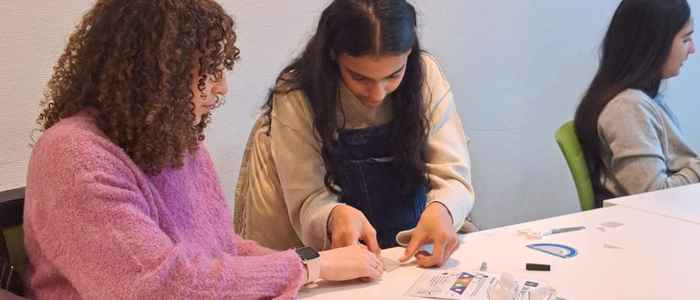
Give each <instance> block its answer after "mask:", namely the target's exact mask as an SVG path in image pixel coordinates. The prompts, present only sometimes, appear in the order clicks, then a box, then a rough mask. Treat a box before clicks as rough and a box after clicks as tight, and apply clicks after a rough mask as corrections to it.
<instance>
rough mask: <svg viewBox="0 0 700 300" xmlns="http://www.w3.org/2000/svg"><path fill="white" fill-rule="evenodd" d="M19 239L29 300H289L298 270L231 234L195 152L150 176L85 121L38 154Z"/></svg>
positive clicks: (48, 141) (50, 139)
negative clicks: (24, 257) (26, 264)
mask: <svg viewBox="0 0 700 300" xmlns="http://www.w3.org/2000/svg"><path fill="white" fill-rule="evenodd" d="M24 230H25V243H26V247H27V253H28V256H29V259H30V267H29V276H28V278H27V280H28V286H29V289H30V293H31V295H30V296H31V297H32V298H36V299H149V300H153V299H260V298H265V299H269V298H277V297H278V298H281V299H287V298H295V297H297V292H298V289H299V287H300V286H301V284H302V281H303V278H302V277H303V276H304V275H303V266H302V264H301V262H300V259H299V258H298V256H297V255H296V254H295V253H294V251H291V250H288V251H284V252H275V251H273V250H270V249H267V248H263V247H261V246H259V245H257V244H256V243H254V242H252V241H246V240H243V239H241V238H240V237H239V236H237V235H236V234H235V233H234V232H233V228H232V221H231V214H230V211H229V208H228V207H227V205H226V202H225V201H224V197H223V194H222V192H221V187H220V183H219V180H218V178H217V176H216V173H215V171H214V167H213V165H212V162H211V159H210V157H209V154H208V153H207V151H206V149H205V148H204V146H203V145H201V146H200V148H199V150H198V151H197V152H196V153H194V154H193V155H187V156H186V159H185V161H184V166H183V167H182V168H179V169H166V170H163V171H162V172H161V173H160V174H159V175H158V176H152V177H151V176H147V175H145V174H144V173H143V172H142V171H141V170H140V169H139V168H138V166H136V165H135V164H134V162H133V161H132V160H131V159H130V158H129V157H128V156H127V155H126V153H125V152H124V151H123V150H122V149H121V148H120V147H118V146H116V145H115V144H114V143H112V142H111V141H110V140H109V139H107V138H106V137H105V136H104V134H103V133H102V132H101V131H100V130H99V129H98V128H97V127H96V125H95V122H94V119H93V117H92V116H91V114H89V113H87V112H83V113H80V114H78V115H76V116H73V117H70V118H67V119H64V120H62V121H60V122H59V123H57V124H56V125H54V126H53V127H52V128H50V129H49V130H47V131H46V132H45V133H44V134H43V135H42V136H41V138H40V139H39V141H38V142H37V144H36V145H35V146H34V149H33V152H32V158H31V160H30V163H29V170H28V178H27V198H26V204H25V211H24Z"/></svg>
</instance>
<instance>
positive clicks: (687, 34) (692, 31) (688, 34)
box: [685, 30, 695, 36]
mask: <svg viewBox="0 0 700 300" xmlns="http://www.w3.org/2000/svg"><path fill="white" fill-rule="evenodd" d="M693 33H695V30H691V31H690V32H688V33H686V34H685V36H691V35H693Z"/></svg>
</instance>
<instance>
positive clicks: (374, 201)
mask: <svg viewBox="0 0 700 300" xmlns="http://www.w3.org/2000/svg"><path fill="white" fill-rule="evenodd" d="M390 124H391V123H389V124H385V125H380V126H376V127H369V128H362V129H340V130H339V131H338V143H337V144H336V147H334V148H333V150H331V151H330V155H329V156H330V159H331V160H332V161H333V162H334V165H335V166H336V182H337V183H338V185H339V186H340V188H341V190H342V192H341V197H340V202H342V203H345V204H348V205H350V206H352V207H354V208H356V209H358V210H360V211H361V212H362V213H364V215H365V216H366V217H367V219H368V220H369V222H370V223H371V224H372V226H374V229H376V231H377V240H378V241H379V247H381V248H382V249H383V248H390V247H395V246H397V244H396V234H397V233H398V232H399V231H401V230H406V229H411V228H413V227H415V226H416V224H417V223H418V219H419V218H420V215H421V213H422V212H423V209H424V208H425V202H426V190H425V186H423V185H421V186H419V187H418V188H417V191H416V193H414V194H415V196H413V198H407V197H409V196H402V192H401V187H400V176H399V173H398V172H399V168H398V167H396V166H395V165H394V163H393V158H392V157H391V152H390V149H391V147H390V146H391V145H390V142H391V127H390V126H391V125H390Z"/></svg>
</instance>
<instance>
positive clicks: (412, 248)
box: [399, 231, 426, 262]
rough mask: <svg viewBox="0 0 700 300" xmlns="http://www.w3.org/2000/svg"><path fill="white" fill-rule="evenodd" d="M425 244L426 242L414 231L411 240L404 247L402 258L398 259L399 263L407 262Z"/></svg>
mask: <svg viewBox="0 0 700 300" xmlns="http://www.w3.org/2000/svg"><path fill="white" fill-rule="evenodd" d="M425 242H426V241H425V238H424V236H423V235H422V234H421V233H420V232H418V231H414V232H413V233H412V234H411V239H410V240H409V241H408V246H406V250H404V252H403V256H402V257H401V258H399V261H400V262H406V261H408V260H409V259H410V258H411V257H413V256H414V255H415V254H416V252H417V251H418V248H419V247H420V246H422V245H423V244H424V243H425Z"/></svg>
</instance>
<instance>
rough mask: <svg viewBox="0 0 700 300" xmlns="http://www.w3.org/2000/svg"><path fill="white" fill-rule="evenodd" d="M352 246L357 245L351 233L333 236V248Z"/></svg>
mask: <svg viewBox="0 0 700 300" xmlns="http://www.w3.org/2000/svg"><path fill="white" fill-rule="evenodd" d="M354 244H357V238H356V237H355V236H354V235H353V234H352V233H349V232H342V233H338V234H337V235H333V243H332V245H334V248H340V247H345V246H351V245H354Z"/></svg>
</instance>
